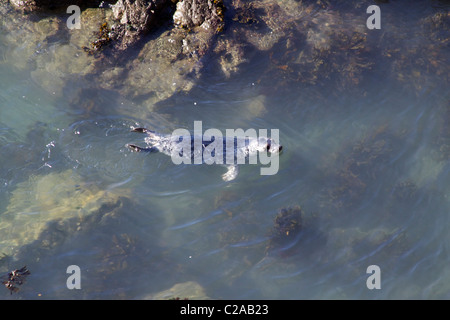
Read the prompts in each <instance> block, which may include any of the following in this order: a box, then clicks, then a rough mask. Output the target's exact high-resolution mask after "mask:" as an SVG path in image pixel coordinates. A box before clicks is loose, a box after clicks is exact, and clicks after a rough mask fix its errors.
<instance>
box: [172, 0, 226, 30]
mask: <svg viewBox="0 0 450 320" xmlns="http://www.w3.org/2000/svg"><path fill="white" fill-rule="evenodd" d="M224 11H225V7H224V6H223V3H222V1H221V0H220V1H218V0H214V1H212V0H207V1H204V0H183V1H180V2H178V3H177V10H176V11H175V13H174V15H173V22H174V23H175V24H176V25H178V26H181V27H184V28H187V29H192V28H195V27H202V28H203V29H206V30H210V29H212V30H218V31H221V30H223V27H224V19H223V17H224Z"/></svg>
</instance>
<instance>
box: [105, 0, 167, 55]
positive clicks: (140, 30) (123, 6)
mask: <svg viewBox="0 0 450 320" xmlns="http://www.w3.org/2000/svg"><path fill="white" fill-rule="evenodd" d="M170 3H171V1H170V0H119V1H117V3H116V4H115V5H114V6H112V8H113V13H114V17H115V18H116V19H117V20H118V21H119V23H117V24H115V25H114V26H113V27H112V32H111V38H112V39H113V40H114V41H115V44H114V47H115V48H116V49H117V50H125V49H126V48H128V47H129V46H132V45H133V44H135V43H136V42H137V41H139V39H141V37H142V36H143V35H145V34H147V33H148V32H149V31H150V30H151V28H152V27H153V26H154V25H155V23H156V22H157V21H158V20H159V19H160V18H161V16H164V14H163V10H164V9H165V8H166V6H167V5H169V4H170Z"/></svg>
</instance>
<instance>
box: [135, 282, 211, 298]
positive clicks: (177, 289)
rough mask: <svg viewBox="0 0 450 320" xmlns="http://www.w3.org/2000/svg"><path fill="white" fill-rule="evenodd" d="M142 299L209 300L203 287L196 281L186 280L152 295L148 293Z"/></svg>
mask: <svg viewBox="0 0 450 320" xmlns="http://www.w3.org/2000/svg"><path fill="white" fill-rule="evenodd" d="M143 299H144V300H184V299H188V300H209V299H210V298H209V297H208V296H207V295H206V294H205V289H203V287H202V286H201V285H199V284H198V283H197V282H194V281H188V282H183V283H177V284H176V285H174V286H173V287H172V288H170V289H167V290H164V291H161V292H158V293H156V294H154V295H148V296H145V297H144V298H143Z"/></svg>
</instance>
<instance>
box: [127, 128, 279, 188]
mask: <svg viewBox="0 0 450 320" xmlns="http://www.w3.org/2000/svg"><path fill="white" fill-rule="evenodd" d="M131 131H132V132H138V133H143V134H146V137H145V140H144V141H145V143H146V144H147V146H146V147H139V146H137V145H135V144H127V147H128V148H130V149H131V150H133V151H135V152H161V153H164V154H166V155H168V156H171V157H172V156H173V155H174V154H175V155H177V156H179V157H183V152H185V149H183V148H184V146H186V143H190V147H191V148H190V151H191V152H190V158H191V160H195V159H196V158H197V159H201V163H207V164H212V163H219V164H222V165H224V166H226V167H227V172H226V173H224V174H223V175H222V179H223V180H224V181H231V180H234V179H235V178H236V177H237V175H238V174H239V167H238V164H242V162H238V159H248V158H249V157H250V156H256V154H257V153H258V152H268V153H271V154H278V153H280V152H281V150H282V149H283V147H282V146H281V145H279V144H278V143H277V142H275V141H274V140H273V139H270V138H266V137H259V138H254V137H236V136H235V137H222V143H220V142H215V146H216V147H217V144H219V146H222V147H223V149H222V150H223V152H222V157H223V159H222V160H223V161H217V157H220V154H219V153H216V150H215V149H213V152H212V153H208V152H204V151H205V149H207V148H208V146H210V145H211V144H212V143H213V142H214V141H215V139H205V137H204V136H192V135H189V136H178V135H173V134H172V135H166V134H160V133H157V132H155V131H152V130H149V129H146V128H133V129H132V130H131ZM195 141H201V148H200V149H196V148H195ZM229 146H233V147H232V148H231V150H230V148H229ZM209 149H211V146H210V147H209ZM208 151H209V150H208ZM231 152H232V153H233V154H232V155H231V154H229V153H231ZM230 160H231V161H230ZM194 163H197V162H195V161H194Z"/></svg>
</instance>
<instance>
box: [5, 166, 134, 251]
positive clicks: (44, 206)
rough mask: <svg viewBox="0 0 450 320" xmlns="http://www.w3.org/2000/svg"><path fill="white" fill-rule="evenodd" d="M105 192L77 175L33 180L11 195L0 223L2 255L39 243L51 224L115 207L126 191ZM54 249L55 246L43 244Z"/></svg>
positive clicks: (33, 177)
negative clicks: (112, 205)
mask: <svg viewBox="0 0 450 320" xmlns="http://www.w3.org/2000/svg"><path fill="white" fill-rule="evenodd" d="M115 192H116V190H114V191H105V190H103V189H101V188H100V187H98V186H96V185H95V184H88V183H86V182H84V181H83V180H82V179H81V177H80V176H78V175H77V174H76V173H75V172H74V171H72V170H67V171H64V172H61V173H50V174H47V175H44V176H31V177H30V178H29V180H28V181H26V182H22V183H19V184H18V185H17V188H16V189H15V190H14V191H13V192H12V196H11V198H10V201H9V204H8V207H7V208H6V211H5V212H4V213H2V220H1V222H0V252H2V253H4V254H7V255H14V253H15V252H16V250H17V249H19V248H20V247H21V246H24V245H26V244H30V243H31V242H33V241H35V240H37V239H38V238H39V236H40V234H41V232H42V231H43V230H45V228H46V227H47V225H48V223H50V222H52V221H55V220H59V221H64V220H67V219H70V218H78V219H80V221H82V220H83V217H86V216H87V215H89V214H92V213H94V212H96V211H98V210H99V209H100V208H101V207H102V206H103V205H105V204H111V203H116V202H117V200H118V198H119V197H120V196H121V195H123V194H126V192H125V193H124V192H123V190H122V191H121V192H119V191H117V193H115ZM43 245H47V246H52V245H53V244H51V243H47V244H43Z"/></svg>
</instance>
